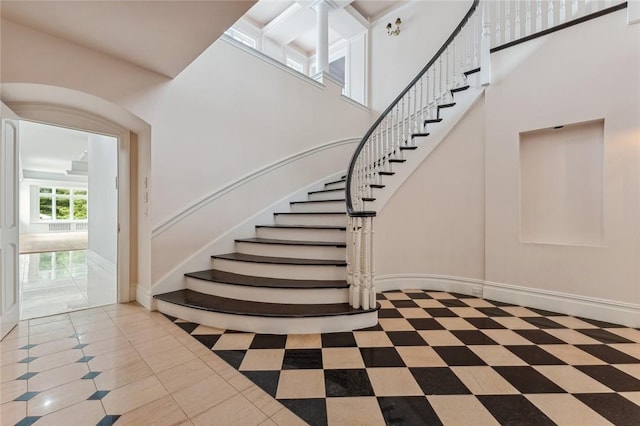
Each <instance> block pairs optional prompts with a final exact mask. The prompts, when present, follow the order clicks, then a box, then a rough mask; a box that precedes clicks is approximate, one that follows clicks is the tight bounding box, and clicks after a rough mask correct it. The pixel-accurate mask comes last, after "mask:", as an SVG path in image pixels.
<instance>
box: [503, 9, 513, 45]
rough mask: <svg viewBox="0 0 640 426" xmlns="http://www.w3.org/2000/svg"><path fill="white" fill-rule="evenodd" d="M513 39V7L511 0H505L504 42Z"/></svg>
mask: <svg viewBox="0 0 640 426" xmlns="http://www.w3.org/2000/svg"><path fill="white" fill-rule="evenodd" d="M510 41H511V7H510V5H509V0H506V1H505V2H504V42H505V43H509V42H510Z"/></svg>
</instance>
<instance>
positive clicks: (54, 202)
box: [34, 185, 89, 223]
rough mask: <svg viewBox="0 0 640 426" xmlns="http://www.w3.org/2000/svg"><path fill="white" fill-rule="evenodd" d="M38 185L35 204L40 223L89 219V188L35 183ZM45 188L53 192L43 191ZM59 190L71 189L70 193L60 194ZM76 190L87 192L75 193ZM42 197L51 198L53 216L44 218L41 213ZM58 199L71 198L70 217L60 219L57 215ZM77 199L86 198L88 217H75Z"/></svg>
mask: <svg viewBox="0 0 640 426" xmlns="http://www.w3.org/2000/svg"><path fill="white" fill-rule="evenodd" d="M34 186H35V187H36V191H35V192H36V203H35V206H34V210H35V216H36V218H37V222H38V223H60V222H88V220H89V190H88V188H84V187H73V186H64V185H62V186H60V185H34ZM43 189H50V190H51V192H42V190H43ZM58 190H66V191H69V193H68V194H58V193H57V191H58ZM76 191H84V192H85V194H75V192H76ZM42 198H51V218H50V219H43V218H42V217H41V216H40V215H41V212H40V202H41V200H42ZM57 199H67V200H69V218H67V219H58V218H57V217H56V216H57V214H56V207H57ZM75 200H85V201H86V205H87V217H86V218H84V219H77V218H75V214H74V213H75V203H74V201H75Z"/></svg>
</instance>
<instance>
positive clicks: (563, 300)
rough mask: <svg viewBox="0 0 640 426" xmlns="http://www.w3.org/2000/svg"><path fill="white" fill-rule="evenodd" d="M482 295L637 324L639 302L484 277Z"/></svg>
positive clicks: (562, 312)
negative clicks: (488, 279) (522, 285)
mask: <svg viewBox="0 0 640 426" xmlns="http://www.w3.org/2000/svg"><path fill="white" fill-rule="evenodd" d="M483 295H484V298H486V299H492V300H498V301H500V302H505V303H513V304H517V305H522V306H528V307H532V308H538V309H544V310H547V311H553V312H558V313H561V314H565V315H572V316H576V317H584V318H591V319H596V320H600V321H607V322H612V323H615V324H622V325H626V326H628V327H635V328H638V327H640V305H637V304H633V303H627V302H619V301H615V300H608V299H600V298H595V297H589V296H582V295H578V294H570V293H561V292H557V291H551V290H541V289H534V288H529V287H521V286H517V285H512V284H504V283H496V282H491V281H485V284H484V291H483Z"/></svg>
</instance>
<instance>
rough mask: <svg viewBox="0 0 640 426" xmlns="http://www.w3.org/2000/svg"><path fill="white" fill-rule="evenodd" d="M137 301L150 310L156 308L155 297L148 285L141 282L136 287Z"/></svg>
mask: <svg viewBox="0 0 640 426" xmlns="http://www.w3.org/2000/svg"><path fill="white" fill-rule="evenodd" d="M136 302H138V303H139V304H141V305H142V306H144V308H145V309H146V310H148V311H155V310H156V303H155V299H154V298H153V296H152V295H151V291H150V290H149V289H148V288H147V287H144V286H141V285H139V284H138V285H137V287H136Z"/></svg>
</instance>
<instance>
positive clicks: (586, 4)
mask: <svg viewBox="0 0 640 426" xmlns="http://www.w3.org/2000/svg"><path fill="white" fill-rule="evenodd" d="M592 3H593V2H592V1H591V0H584V14H585V15H588V14H589V13H591V8H592V7H593V4H592Z"/></svg>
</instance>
